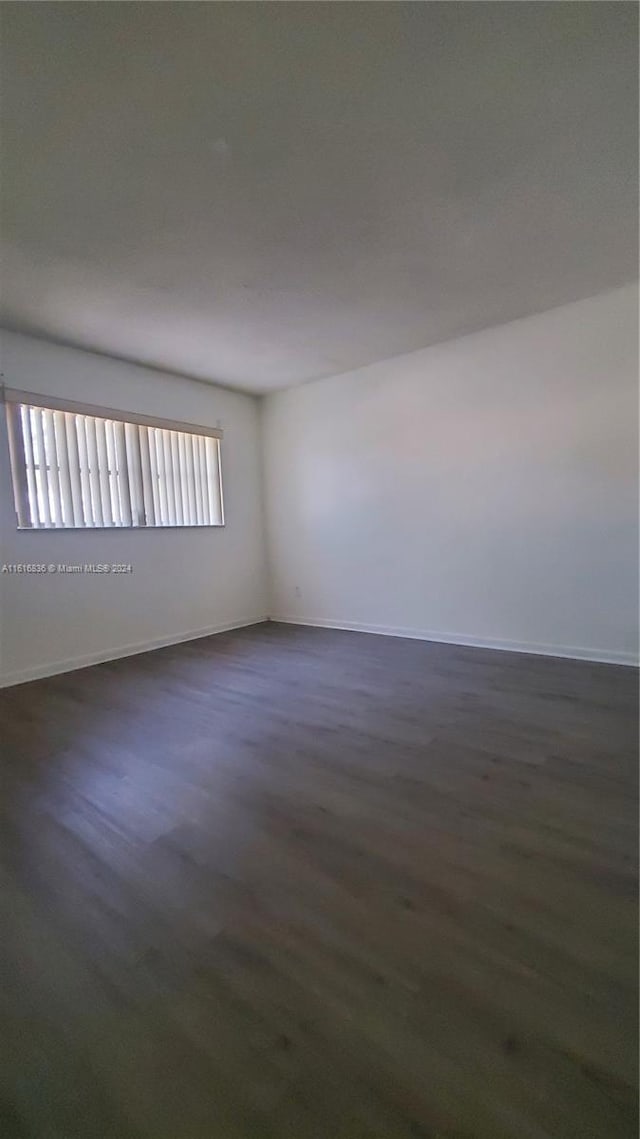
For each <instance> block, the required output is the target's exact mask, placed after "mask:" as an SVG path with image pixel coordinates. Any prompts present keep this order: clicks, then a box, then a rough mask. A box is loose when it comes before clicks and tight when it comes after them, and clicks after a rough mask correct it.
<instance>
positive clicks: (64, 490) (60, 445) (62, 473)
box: [53, 411, 73, 526]
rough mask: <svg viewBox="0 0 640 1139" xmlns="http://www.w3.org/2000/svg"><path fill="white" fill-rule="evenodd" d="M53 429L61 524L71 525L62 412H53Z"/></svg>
mask: <svg viewBox="0 0 640 1139" xmlns="http://www.w3.org/2000/svg"><path fill="white" fill-rule="evenodd" d="M53 430H54V434H55V439H56V456H57V460H58V472H59V478H60V505H61V508H62V525H63V526H73V501H72V498H71V478H70V476H69V455H68V453H67V432H66V429H65V422H64V412H62V411H54V412H53Z"/></svg>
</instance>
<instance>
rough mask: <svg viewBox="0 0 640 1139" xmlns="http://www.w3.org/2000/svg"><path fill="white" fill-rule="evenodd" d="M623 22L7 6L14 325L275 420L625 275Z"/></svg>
mask: <svg viewBox="0 0 640 1139" xmlns="http://www.w3.org/2000/svg"><path fill="white" fill-rule="evenodd" d="M636 23H637V9H636V6H635V4H631V3H629V4H627V3H616V4H600V3H595V4H588V3H575V4H574V3H513V4H512V3H493V4H491V3H466V4H465V3H462V4H458V3H407V4H403V3H400V4H375V3H374V4H340V3H336V4H328V3H323V4H315V3H310V4H309V3H306V4H278V3H274V4H271V3H257V4H253V3H234V4H215V3H214V4H207V3H202V4H158V3H156V4H144V3H139V4H129V3H126V4H110V3H103V4H91V3H85V4H57V3H46V4H42V3H41V4H37V3H34V4H19V3H15V4H5V5H3V13H2V32H3V48H2V53H3V66H2V87H3V90H2V110H3V115H4V126H3V133H2V158H3V186H2V189H3V223H2V239H3V245H4V271H3V311H2V320H3V323H5V324H6V325H8V326H10V327H12V328H18V329H22V330H26V331H31V332H36V333H38V334H40V335H43V336H48V337H51V338H54V339H59V340H61V341H65V342H68V343H72V344H77V345H80V346H83V347H87V348H93V349H96V350H98V351H103V352H108V353H110V354H113V355H117V356H123V357H127V358H129V359H133V360H138V361H141V362H143V363H148V364H152V365H155V366H160V367H163V368H166V369H169V370H172V371H177V372H181V373H184V374H188V375H192V376H197V377H199V378H202V379H207V380H212V381H222V382H224V383H226V384H229V385H231V386H235V387H240V388H245V389H247V390H250V391H255V392H260V391H267V390H269V389H272V388H277V387H283V386H286V385H289V384H296V383H301V382H304V381H305V380H309V379H312V378H314V377H319V376H326V375H330V374H335V373H339V372H344V371H347V370H350V369H352V368H355V367H359V366H361V365H363V364H366V363H370V362H372V361H375V360H379V359H383V358H387V357H391V356H395V355H397V354H400V353H404V352H410V351H413V350H415V349H418V348H422V347H425V346H426V345H428V344H432V343H434V342H436V341H439V340H445V339H448V338H450V337H452V336H455V335H457V334H459V333H463V332H468V331H471V330H473V329H477V328H481V327H483V326H486V325H490V324H497V323H500V322H502V321H506V320H510V319H512V318H514V317H518V316H522V315H525V314H527V313H531V312H534V311H539V310H541V309H546V308H551V307H553V306H554V305H556V304H560V303H563V302H565V301H569V300H574V299H577V298H579V297H583V296H587V295H590V294H593V293H597V292H599V291H601V290H605V289H607V288H610V287H614V286H616V285H619V284H622V283H624V282H625V281H628V280H631V279H632V278H634V277H635V276H636V275H637V245H636V227H637V200H636V199H637V190H636V182H637V178H636V174H637V111H636V107H637V87H636V84H637V38H636V36H637V33H636Z"/></svg>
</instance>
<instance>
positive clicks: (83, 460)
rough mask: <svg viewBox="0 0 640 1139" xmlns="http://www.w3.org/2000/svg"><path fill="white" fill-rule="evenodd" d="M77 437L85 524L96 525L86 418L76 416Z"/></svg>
mask: <svg viewBox="0 0 640 1139" xmlns="http://www.w3.org/2000/svg"><path fill="white" fill-rule="evenodd" d="M75 427H76V439H77V441H78V466H79V469H80V490H81V492H82V514H83V517H84V524H85V526H93V525H95V519H94V517H93V507H92V505H91V486H90V485H89V461H88V458H87V432H86V428H85V424H84V418H83V417H82V416H81V415H76V416H75Z"/></svg>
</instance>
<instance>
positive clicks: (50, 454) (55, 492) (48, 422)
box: [42, 408, 62, 526]
mask: <svg viewBox="0 0 640 1139" xmlns="http://www.w3.org/2000/svg"><path fill="white" fill-rule="evenodd" d="M53 416H54V412H53V411H49V410H48V409H47V408H44V409H43V411H42V426H43V428H44V446H45V457H46V462H47V466H48V468H49V503H50V507H51V521H52V522H53V524H54V526H62V501H61V495H60V472H59V470H58V453H57V451H56V436H55V430H54V426H53Z"/></svg>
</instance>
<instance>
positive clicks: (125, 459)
mask: <svg viewBox="0 0 640 1139" xmlns="http://www.w3.org/2000/svg"><path fill="white" fill-rule="evenodd" d="M5 400H6V401H7V412H8V426H9V441H10V447H11V459H12V471H13V482H14V490H15V501H16V514H17V518H18V526H19V527H27V528H30V529H31V528H39V529H43V528H44V529H50V528H53V527H56V528H58V527H62V528H64V527H109V526H221V525H222V524H223V522H224V517H223V504H222V485H221V472H220V436H221V434H222V433H221V432H220V431H217V430H216V431H215V432H214V431H210V430H209V429H207V428H203V429H202V431H203V432H205V431H206V432H207V433H206V434H204V433H203V434H199V433H198V428H196V427H194V428H193V429H191V430H178V429H176V428H174V427H172V426H161V425H160V423H162V422H163V421H156V422H157V423H158V426H154V425H151V424H152V423H153V421H152V420H149V419H148V418H147V417H144V421H143V417H140V421H129V420H128V419H125V418H124V417H122V418H110V417H108V415H107V413H106V412H105V415H103V416H101V415H90V414H86V413H84V412H78V411H75V410H65V409H64V408H63V407H55V408H54V407H44V406H38V405H37V404H33V403H27V402H20V401H19V400H17V399H16V400H11V399H10V398H8V397H7V395H6V394H5ZM56 402H57V401H56ZM114 414H116V413H114ZM117 414H118V415H119V413H117ZM180 426H181V427H182V426H186V425H180Z"/></svg>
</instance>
